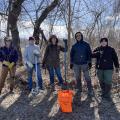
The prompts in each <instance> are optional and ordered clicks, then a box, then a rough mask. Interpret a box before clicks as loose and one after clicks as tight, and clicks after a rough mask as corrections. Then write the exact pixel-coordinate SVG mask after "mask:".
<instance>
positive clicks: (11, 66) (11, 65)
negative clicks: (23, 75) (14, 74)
mask: <svg viewBox="0 0 120 120" xmlns="http://www.w3.org/2000/svg"><path fill="white" fill-rule="evenodd" d="M14 65H15V63H14V62H12V63H10V64H9V66H8V67H9V69H10V70H11V69H12V68H13V66H14Z"/></svg>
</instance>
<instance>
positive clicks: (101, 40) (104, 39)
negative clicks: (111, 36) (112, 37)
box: [100, 38, 108, 43]
mask: <svg viewBox="0 0 120 120" xmlns="http://www.w3.org/2000/svg"><path fill="white" fill-rule="evenodd" d="M103 41H105V42H107V43H108V39H107V38H101V39H100V43H101V42H103Z"/></svg>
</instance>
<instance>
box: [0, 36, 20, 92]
mask: <svg viewBox="0 0 120 120" xmlns="http://www.w3.org/2000/svg"><path fill="white" fill-rule="evenodd" d="M4 42H5V46H4V47H1V48H0V62H2V72H1V77H0V93H1V91H2V88H3V87H4V83H5V79H6V77H7V75H8V72H10V78H11V79H10V92H12V91H13V88H14V77H15V71H16V62H17V61H18V53H17V51H16V50H15V49H14V48H13V47H12V40H11V39H10V38H8V37H5V38H4Z"/></svg>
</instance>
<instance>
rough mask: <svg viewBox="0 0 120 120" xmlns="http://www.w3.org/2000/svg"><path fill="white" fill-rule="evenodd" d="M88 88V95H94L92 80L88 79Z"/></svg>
mask: <svg viewBox="0 0 120 120" xmlns="http://www.w3.org/2000/svg"><path fill="white" fill-rule="evenodd" d="M87 88H88V97H93V96H94V92H93V88H92V84H91V81H87Z"/></svg>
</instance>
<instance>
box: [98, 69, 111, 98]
mask: <svg viewBox="0 0 120 120" xmlns="http://www.w3.org/2000/svg"><path fill="white" fill-rule="evenodd" d="M112 75H113V70H97V76H98V79H99V83H100V87H101V90H102V96H103V97H110V91H111V86H112Z"/></svg>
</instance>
